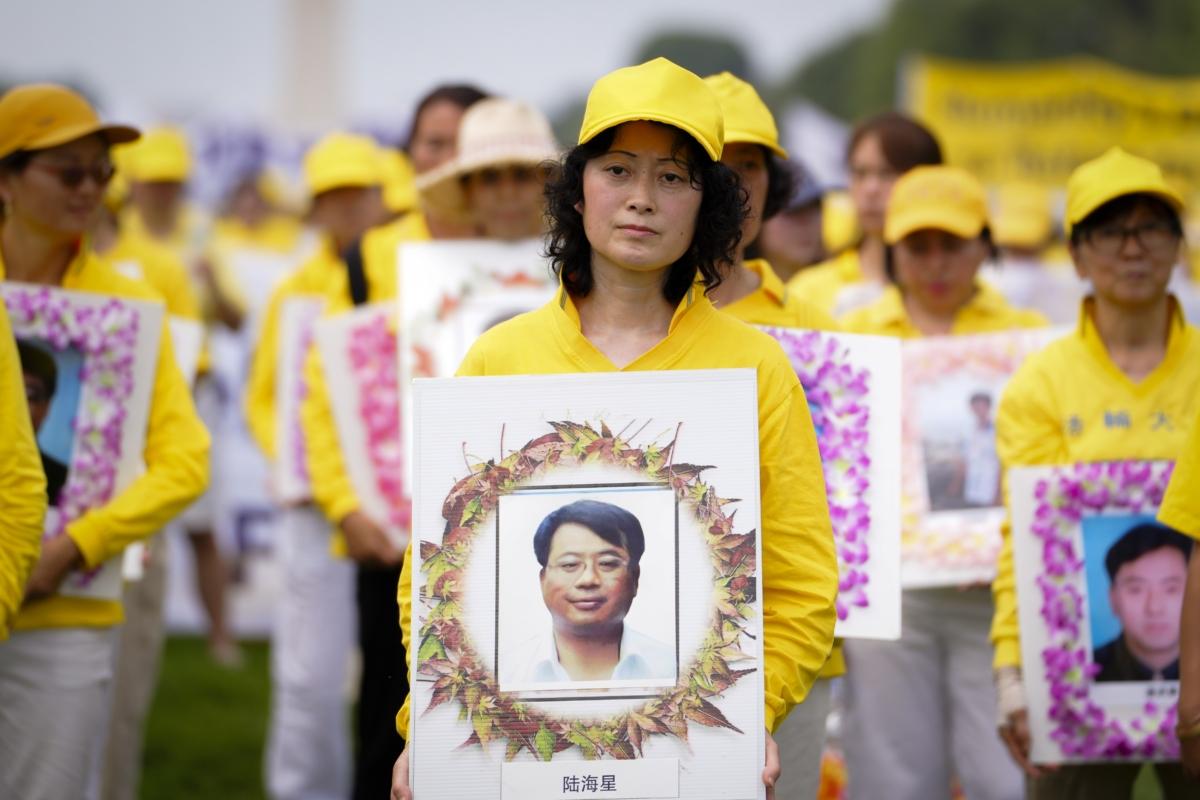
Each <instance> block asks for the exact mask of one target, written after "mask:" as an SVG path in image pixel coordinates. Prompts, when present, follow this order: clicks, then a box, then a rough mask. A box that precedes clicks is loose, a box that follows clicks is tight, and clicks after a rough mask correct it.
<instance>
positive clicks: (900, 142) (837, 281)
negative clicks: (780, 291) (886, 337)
mask: <svg viewBox="0 0 1200 800" xmlns="http://www.w3.org/2000/svg"><path fill="white" fill-rule="evenodd" d="M941 163H942V150H941V146H940V145H939V144H938V141H937V139H936V138H935V137H934V135H933V134H932V133H931V132H930V131H929V130H927V129H926V128H925V127H924V126H923V125H921V124H920V123H919V122H917V121H916V120H914V119H912V118H911V117H908V116H905V115H904V114H900V113H897V112H895V111H887V112H884V113H882V114H879V115H877V116H874V117H871V118H869V119H867V120H864V121H863V122H861V123H859V124H858V125H857V126H855V128H854V130H853V131H852V132H851V133H850V142H849V145H848V146H847V148H846V166H847V169H848V170H849V177H850V199H851V201H852V202H853V205H854V210H855V212H856V213H857V215H858V226H859V229H860V231H861V234H862V235H861V238H860V239H859V241H858V244H857V245H856V246H854V247H852V248H849V249H847V250H845V251H843V252H841V253H840V254H838V255H836V256H834V257H833V258H831V259H830V260H829V261H826V262H825V263H823V264H818V265H817V266H815V267H810V268H808V269H806V270H804V271H802V272H800V273H799V274H798V275H796V276H795V277H794V278H792V279H791V280H790V281H788V288H789V289H790V290H791V291H793V292H795V293H796V295H798V296H799V297H802V298H804V299H805V300H807V301H808V302H810V303H812V304H814V305H815V306H817V307H818V308H820V309H821V310H823V311H825V312H826V313H828V314H832V315H833V316H834V317H840V316H842V315H843V314H845V313H847V312H848V311H852V310H854V309H856V308H860V307H862V306H863V305H866V304H867V303H869V302H871V301H872V300H874V299H875V298H877V297H878V296H879V295H880V293H882V291H883V290H884V288H885V287H886V286H887V283H888V281H887V275H886V274H885V270H884V263H883V254H884V250H885V249H886V244H885V243H884V240H883V221H884V217H885V214H886V211H887V201H888V195H890V194H891V191H892V186H893V185H894V184H895V183H896V179H897V178H899V177H900V176H901V175H903V174H904V173H905V172H907V171H908V170H910V169H912V168H913V167H917V166H921V165H923V164H924V165H931V164H941Z"/></svg>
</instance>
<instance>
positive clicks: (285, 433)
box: [274, 296, 324, 504]
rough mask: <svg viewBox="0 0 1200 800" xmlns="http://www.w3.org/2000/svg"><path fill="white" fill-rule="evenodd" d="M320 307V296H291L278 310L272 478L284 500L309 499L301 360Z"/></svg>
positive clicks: (303, 359)
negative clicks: (302, 406)
mask: <svg viewBox="0 0 1200 800" xmlns="http://www.w3.org/2000/svg"><path fill="white" fill-rule="evenodd" d="M322 308H324V301H323V300H322V299H320V298H317V297H311V296H302V297H291V298H288V299H287V300H285V301H284V303H283V306H282V308H281V309H280V314H279V364H278V366H277V368H276V373H275V374H276V381H275V469H274V481H275V492H276V496H277V498H278V499H279V501H280V502H281V503H285V504H286V503H302V502H306V501H308V500H311V499H312V487H311V485H310V483H309V475H308V464H307V461H306V456H305V449H304V431H303V429H302V428H301V425H300V405H301V403H302V402H303V401H304V395H305V393H306V392H307V387H306V382H305V378H304V364H305V360H306V357H307V355H308V348H309V346H310V345H311V344H312V340H313V330H314V326H315V325H316V322H317V319H318V318H319V317H320V316H321V310H322Z"/></svg>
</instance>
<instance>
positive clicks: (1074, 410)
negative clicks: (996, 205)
mask: <svg viewBox="0 0 1200 800" xmlns="http://www.w3.org/2000/svg"><path fill="white" fill-rule="evenodd" d="M1182 215H1183V200H1182V198H1181V197H1180V196H1179V194H1178V192H1176V191H1175V189H1173V188H1172V187H1171V186H1170V185H1169V184H1168V183H1167V182H1166V181H1165V180H1164V179H1163V175H1162V171H1161V170H1160V169H1159V167H1158V165H1156V164H1154V163H1153V162H1151V161H1147V160H1146V159H1143V158H1139V157H1137V156H1134V155H1131V154H1130V153H1127V152H1125V151H1123V150H1121V149H1118V148H1113V149H1111V150H1109V151H1108V152H1106V153H1105V154H1104V155H1102V156H1100V157H1099V158H1096V159H1093V160H1092V161H1089V162H1087V163H1085V164H1083V165H1081V166H1080V167H1078V168H1077V169H1076V170H1075V171H1074V172H1073V173H1071V177H1070V178H1069V179H1068V181H1067V202H1066V214H1065V219H1064V227H1065V228H1066V233H1067V237H1068V240H1069V247H1070V253H1071V260H1072V261H1073V262H1074V264H1075V271H1076V273H1077V274H1078V275H1079V276H1080V277H1081V278H1083V279H1084V280H1086V281H1087V282H1088V284H1089V286H1090V292H1089V295H1088V297H1087V298H1085V299H1084V301H1083V303H1082V306H1081V308H1080V312H1079V321H1078V324H1077V325H1076V327H1075V330H1074V331H1073V332H1072V333H1070V334H1069V335H1067V336H1064V337H1063V338H1062V339H1059V340H1058V341H1055V342H1053V343H1052V344H1050V345H1049V346H1048V347H1046V348H1045V349H1044V350H1043V351H1041V352H1040V353H1037V354H1035V355H1033V356H1031V357H1030V358H1029V359H1027V360H1026V361H1025V363H1024V364H1022V365H1021V368H1020V369H1019V370H1017V373H1016V375H1014V376H1013V378H1012V380H1011V381H1010V382H1009V384H1008V387H1007V388H1006V389H1005V392H1004V396H1003V398H1002V399H1001V401H1000V408H999V411H998V413H997V417H996V435H997V442H998V450H999V454H1000V460H1001V462H1002V463H1003V465H1004V467H1005V468H1006V469H1008V468H1012V467H1022V466H1042V465H1058V464H1073V463H1080V462H1089V461H1119V460H1125V459H1148V460H1175V459H1176V458H1180V457H1183V456H1184V455H1185V446H1186V445H1185V442H1186V437H1187V429H1188V426H1189V425H1190V424H1191V422H1192V420H1193V419H1194V418H1195V415H1196V411H1195V409H1196V397H1197V396H1200V331H1198V330H1197V329H1196V328H1195V327H1193V326H1192V325H1189V324H1188V323H1187V321H1186V320H1185V319H1184V317H1183V312H1182V310H1181V309H1180V306H1179V303H1178V301H1176V299H1175V298H1174V297H1173V296H1172V295H1171V293H1170V291H1169V289H1168V283H1169V281H1170V278H1171V273H1172V271H1173V270H1174V268H1175V265H1176V263H1177V260H1178V257H1179V252H1180V247H1181V245H1182V242H1183V226H1182V223H1181V218H1182ZM1169 508H1170V506H1168V509H1169ZM1168 519H1174V517H1173V516H1172V515H1171V514H1170V513H1168ZM1183 521H1186V519H1185V520H1183ZM1012 536H1013V532H1012V531H1011V530H1010V528H1009V526H1008V525H1006V526H1005V528H1004V538H1005V541H1004V547H1003V549H1002V550H1001V552H1000V561H999V565H998V571H997V577H996V580H995V582H994V583H993V584H992V589H993V593H994V595H995V604H996V610H995V617H994V619H993V621H992V632H991V637H992V644H993V646H994V647H995V655H994V658H993V666H994V668H995V670H996V682H997V687H998V690H999V704H998V709H999V720H1000V733H1001V735H1002V736H1003V738H1004V741H1005V743H1006V744H1007V745H1008V748H1009V752H1010V753H1011V754H1012V756H1013V759H1014V760H1015V761H1016V763H1018V764H1019V765H1020V766H1021V767H1022V768H1024V769H1025V771H1026V774H1027V776H1028V777H1027V790H1028V791H1027V797H1029V798H1032V800H1042V799H1043V798H1055V799H1056V800H1057V799H1058V798H1067V800H1071V798H1091V797H1131V796H1132V791H1133V783H1134V780H1135V779H1136V777H1137V773H1138V772H1139V770H1140V765H1138V764H1106V765H1099V764H1097V765H1092V764H1085V765H1074V764H1073V765H1060V766H1058V767H1057V768H1056V769H1053V770H1048V769H1045V768H1043V767H1040V766H1035V765H1033V764H1031V763H1030V761H1029V727H1028V712H1027V704H1026V701H1025V693H1024V689H1023V681H1022V676H1021V655H1020V630H1019V628H1018V623H1017V596H1016V586H1015V577H1014V571H1013V542H1012ZM1192 572H1195V570H1194V569H1193V570H1192ZM1193 596H1194V595H1193ZM1187 699H1188V700H1189V701H1190V702H1191V703H1192V705H1191V706H1190V707H1188V706H1184V705H1182V704H1181V706H1180V708H1181V711H1186V712H1188V713H1193V714H1194V712H1195V711H1196V710H1197V709H1196V706H1195V697H1194V696H1191V697H1189V698H1187ZM1182 721H1184V720H1183V719H1182V717H1181V722H1182ZM1155 768H1156V770H1157V772H1158V777H1159V782H1160V783H1161V784H1162V785H1163V796H1164V797H1165V798H1168V800H1173V798H1183V797H1194V796H1195V789H1194V788H1188V787H1187V786H1186V785H1185V783H1184V781H1185V779H1184V776H1183V772H1182V769H1181V767H1180V765H1179V764H1178V763H1165V764H1156V765H1155Z"/></svg>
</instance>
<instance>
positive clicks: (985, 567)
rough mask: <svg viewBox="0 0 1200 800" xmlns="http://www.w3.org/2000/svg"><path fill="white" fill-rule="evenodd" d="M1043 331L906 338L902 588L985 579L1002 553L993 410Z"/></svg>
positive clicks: (1044, 340) (1045, 340) (1047, 336)
mask: <svg viewBox="0 0 1200 800" xmlns="http://www.w3.org/2000/svg"><path fill="white" fill-rule="evenodd" d="M1062 333H1063V331H1062V329H1055V328H1039V329H1024V330H1013V331H1006V332H1003V333H986V334H979V335H975V336H934V337H929V338H925V339H911V340H907V341H905V342H904V343H903V379H904V388H903V393H902V397H901V404H902V408H903V411H904V416H903V424H902V428H901V442H902V443H901V487H902V488H901V491H902V495H901V513H902V515H903V535H902V537H901V558H902V565H903V568H902V576H901V579H902V581H903V584H904V587H905V588H906V589H919V588H924V587H934V586H963V585H968V584H972V583H989V582H991V580H992V579H993V578H994V577H995V576H996V559H997V558H998V557H999V555H1000V543H1001V539H1000V524H1001V522H1003V520H1004V506H1003V500H1002V499H1001V496H1000V458H999V456H998V455H997V453H996V428H995V419H996V410H997V408H998V407H999V405H1000V396H1001V393H1002V392H1003V391H1004V387H1005V386H1006V385H1007V384H1008V379H1009V378H1011V377H1012V375H1013V373H1014V372H1016V370H1017V368H1018V367H1020V366H1021V363H1022V362H1024V360H1025V358H1026V357H1028V356H1029V355H1031V354H1033V353H1036V352H1037V351H1038V350H1041V349H1042V348H1043V347H1045V346H1046V345H1047V344H1049V343H1050V342H1051V341H1053V340H1054V339H1057V338H1058V337H1059V336H1061V335H1062Z"/></svg>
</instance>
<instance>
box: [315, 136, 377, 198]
mask: <svg viewBox="0 0 1200 800" xmlns="http://www.w3.org/2000/svg"><path fill="white" fill-rule="evenodd" d="M382 182H383V160H382V158H381V156H380V153H379V147H378V146H377V145H376V144H375V142H374V140H373V139H371V138H370V137H368V136H360V135H358V134H355V133H331V134H329V135H328V136H326V137H325V138H323V139H321V141H319V142H317V143H316V144H315V145H313V146H312V147H311V148H309V150H308V152H307V153H305V154H304V183H305V186H306V187H307V189H308V196H309V197H316V196H317V195H319V194H321V193H322V192H328V191H330V190H331V189H345V188H351V187H360V188H362V187H368V186H379V185H380V184H381V183H382Z"/></svg>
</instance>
